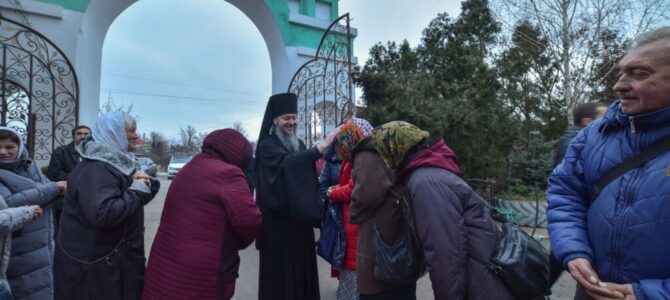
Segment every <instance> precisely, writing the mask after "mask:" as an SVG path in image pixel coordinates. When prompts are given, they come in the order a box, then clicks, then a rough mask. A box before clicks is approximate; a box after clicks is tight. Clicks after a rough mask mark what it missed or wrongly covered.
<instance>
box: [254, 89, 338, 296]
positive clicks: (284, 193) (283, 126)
mask: <svg viewBox="0 0 670 300" xmlns="http://www.w3.org/2000/svg"><path fill="white" fill-rule="evenodd" d="M297 111H298V107H297V96H296V95H295V94H292V93H285V94H277V95H274V96H272V97H270V101H269V102H268V105H267V108H266V110H265V116H264V118H263V124H262V126H261V132H260V135H259V137H258V147H257V150H256V184H257V186H256V200H257V202H258V205H259V207H260V208H261V212H262V214H263V225H262V228H261V234H260V237H259V238H258V240H257V247H258V249H259V252H260V274H259V277H260V279H259V287H258V288H259V291H258V299H260V300H266V299H272V300H318V299H319V278H318V271H317V266H316V251H315V241H314V229H313V225H314V224H315V221H317V220H319V218H320V215H321V213H320V209H321V200H320V198H319V190H318V188H319V184H318V176H317V173H316V165H315V162H316V161H317V160H318V159H319V158H320V157H321V153H322V152H323V151H324V150H325V148H326V147H328V146H329V145H330V144H331V143H332V141H333V138H334V137H335V135H336V132H337V130H335V131H333V132H332V133H330V134H329V135H328V136H327V137H326V139H325V141H324V142H323V143H321V144H318V145H316V146H314V147H311V148H310V149H307V148H306V147H305V144H304V143H303V141H301V140H299V139H298V138H297V135H296V129H297V124H296V121H297V120H296V119H297V114H296V113H297Z"/></svg>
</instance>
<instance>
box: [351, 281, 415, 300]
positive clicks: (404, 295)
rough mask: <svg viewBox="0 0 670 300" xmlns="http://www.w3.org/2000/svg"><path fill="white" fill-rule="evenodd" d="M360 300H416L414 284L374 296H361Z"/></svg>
mask: <svg viewBox="0 0 670 300" xmlns="http://www.w3.org/2000/svg"><path fill="white" fill-rule="evenodd" d="M360 300H416V282H415V283H413V284H408V285H405V286H401V287H397V288H393V289H388V290H384V291H383V292H381V293H378V294H374V295H364V294H361V295H360Z"/></svg>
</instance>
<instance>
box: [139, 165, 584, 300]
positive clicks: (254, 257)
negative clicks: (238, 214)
mask: <svg viewBox="0 0 670 300" xmlns="http://www.w3.org/2000/svg"><path fill="white" fill-rule="evenodd" d="M160 180H161V185H162V187H161V191H160V192H159V193H158V195H157V196H156V198H155V199H154V200H153V201H152V202H151V203H150V204H149V205H147V206H146V208H145V211H144V215H145V222H146V235H145V247H146V253H147V255H149V253H150V251H149V249H151V244H152V243H153V240H154V236H155V235H156V230H157V229H158V223H159V221H160V217H161V211H162V210H163V203H164V201H165V195H166V193H167V190H168V188H169V186H170V181H169V180H167V179H165V177H161V178H160ZM536 234H539V235H543V236H545V237H546V231H543V230H539V231H538V232H537V233H536ZM543 244H544V245H545V247H548V242H547V241H546V240H544V241H543ZM240 256H241V260H242V263H241V265H240V277H239V278H238V279H237V287H236V288H235V297H233V299H239V300H247V299H257V290H258V252H257V251H256V249H255V248H254V247H253V245H252V246H251V247H249V248H247V249H245V250H244V251H242V252H241V253H240ZM317 261H318V263H319V287H320V289H321V299H322V300H334V299H336V297H335V291H336V290H337V280H336V279H334V278H331V277H330V266H329V265H328V264H327V263H326V262H325V261H324V260H322V259H317ZM574 291H575V284H574V281H573V280H572V278H570V276H569V275H567V274H564V275H563V277H561V279H560V280H559V282H558V283H557V284H556V286H555V287H554V290H553V293H554V296H552V297H551V298H552V299H557V300H567V299H572V295H574ZM416 295H417V299H419V300H432V299H434V298H433V294H432V290H431V284H430V280H429V278H428V276H424V277H423V278H421V279H420V280H419V283H418V285H417V293H416Z"/></svg>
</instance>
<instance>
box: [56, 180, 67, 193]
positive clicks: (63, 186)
mask: <svg viewBox="0 0 670 300" xmlns="http://www.w3.org/2000/svg"><path fill="white" fill-rule="evenodd" d="M56 185H57V186H58V190H60V193H58V195H59V196H63V195H65V192H66V191H67V181H57V182H56Z"/></svg>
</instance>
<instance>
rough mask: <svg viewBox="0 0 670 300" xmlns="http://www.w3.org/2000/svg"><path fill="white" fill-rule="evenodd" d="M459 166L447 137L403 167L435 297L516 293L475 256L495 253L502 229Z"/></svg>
mask: <svg viewBox="0 0 670 300" xmlns="http://www.w3.org/2000/svg"><path fill="white" fill-rule="evenodd" d="M458 172H459V167H458V162H457V161H456V156H455V155H454V153H453V152H452V151H451V149H449V147H447V145H446V144H445V143H444V140H439V141H437V142H436V143H435V144H433V145H432V146H430V147H429V148H427V149H424V150H421V151H420V152H418V153H417V154H416V156H415V158H413V159H411V161H410V162H409V163H408V165H407V166H406V167H404V168H402V169H401V170H400V172H399V176H401V177H400V180H401V181H403V182H406V183H407V188H408V189H409V191H410V195H411V202H412V209H413V211H414V224H415V229H416V233H417V236H418V238H419V240H420V241H421V244H422V245H423V250H424V255H425V257H426V266H427V269H428V273H429V275H430V281H431V283H432V286H433V294H434V295H435V299H436V300H442V299H498V300H503V299H514V297H513V296H512V294H511V292H510V291H509V290H508V289H507V287H506V286H505V284H504V283H503V282H502V280H500V278H499V277H498V276H497V275H496V274H494V273H493V272H491V270H490V269H488V268H487V267H485V266H484V265H482V264H481V263H479V262H478V261H477V260H476V259H475V257H476V258H483V259H488V258H491V257H493V255H494V254H495V253H496V250H497V249H498V242H499V241H500V231H499V229H498V227H497V225H496V223H495V222H494V221H493V219H492V218H491V216H490V214H489V213H488V212H487V211H486V210H485V208H484V206H483V205H482V203H481V202H480V201H479V199H478V197H477V195H475V192H474V191H473V190H472V189H471V188H470V186H468V184H467V183H465V182H464V181H463V180H462V179H461V178H460V177H458V175H457V173H458Z"/></svg>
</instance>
